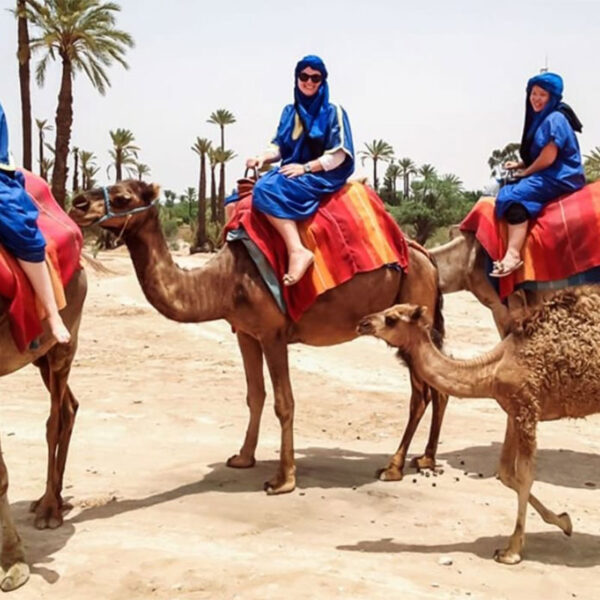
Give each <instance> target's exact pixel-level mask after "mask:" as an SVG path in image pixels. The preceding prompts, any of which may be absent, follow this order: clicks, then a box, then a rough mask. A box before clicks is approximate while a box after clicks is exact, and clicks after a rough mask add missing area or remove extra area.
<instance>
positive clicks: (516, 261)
mask: <svg viewBox="0 0 600 600" xmlns="http://www.w3.org/2000/svg"><path fill="white" fill-rule="evenodd" d="M562 92H563V81H562V78H561V77H560V75H556V74H555V73H540V74H539V75H536V76H535V77H532V78H531V79H530V80H529V81H528V82H527V98H526V110H525V125H524V127H523V136H522V139H521V150H520V154H521V158H522V159H523V160H522V161H521V162H513V161H509V162H507V163H506V164H505V165H504V166H505V168H506V169H510V170H515V169H522V170H520V171H517V172H516V173H515V174H516V175H517V176H518V177H521V179H520V180H519V181H518V182H517V183H514V184H508V185H505V186H504V187H503V188H501V189H500V192H499V193H498V197H497V199H496V216H497V217H498V218H503V219H506V221H507V222H508V246H507V249H506V254H505V255H504V257H503V258H502V260H500V261H496V262H495V263H494V269H493V271H492V272H491V273H490V275H491V276H492V277H505V276H506V275H509V274H510V273H512V272H513V271H515V270H517V269H518V268H519V267H521V266H522V264H523V261H522V260H521V248H522V247H523V244H524V243H525V238H526V236H527V227H528V222H529V220H530V219H534V218H535V217H537V215H538V214H539V213H540V211H541V210H542V208H543V207H544V206H545V205H546V204H547V203H548V202H550V201H551V200H554V199H556V198H557V197H558V196H561V195H562V194H568V193H571V192H574V191H576V190H578V189H580V188H582V187H583V186H584V185H585V175H584V172H583V165H582V162H581V152H580V150H579V144H578V142H577V138H576V137H575V132H576V131H579V132H580V131H581V127H582V126H581V123H580V121H579V119H578V118H577V115H576V114H575V113H574V112H573V110H572V109H571V107H570V106H568V105H567V104H565V103H564V102H561V99H562Z"/></svg>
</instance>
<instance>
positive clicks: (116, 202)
mask: <svg viewBox="0 0 600 600" xmlns="http://www.w3.org/2000/svg"><path fill="white" fill-rule="evenodd" d="M130 200H131V196H129V195H128V194H122V195H119V196H115V197H114V198H113V199H112V202H111V204H112V205H113V206H114V207H115V208H125V207H126V206H127V205H128V204H129V201H130Z"/></svg>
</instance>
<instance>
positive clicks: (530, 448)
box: [358, 286, 600, 564]
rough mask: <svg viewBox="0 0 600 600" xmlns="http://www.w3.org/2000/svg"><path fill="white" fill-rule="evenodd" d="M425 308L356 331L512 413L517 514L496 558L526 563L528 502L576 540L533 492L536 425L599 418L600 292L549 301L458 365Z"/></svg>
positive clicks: (506, 475) (399, 309) (503, 470)
mask: <svg viewBox="0 0 600 600" xmlns="http://www.w3.org/2000/svg"><path fill="white" fill-rule="evenodd" d="M425 315H426V309H425V308H424V307H422V306H415V305H410V304H403V305H398V306H394V307H392V308H389V309H387V310H384V311H381V312H379V313H376V314H373V315H369V316H367V317H365V318H364V319H363V320H362V321H361V322H360V324H359V326H358V332H359V333H360V334H363V335H373V336H375V337H378V338H381V339H383V340H385V341H386V342H387V343H388V344H390V345H391V346H394V347H396V348H398V353H399V356H400V357H401V358H403V359H404V360H405V361H406V362H407V364H409V365H410V366H411V368H412V369H414V371H415V373H417V374H418V376H419V377H420V378H422V379H423V380H424V381H426V382H427V383H429V384H430V385H431V386H435V387H436V388H437V389H439V390H440V391H442V392H445V393H447V394H451V395H453V396H459V397H463V398H485V397H489V398H494V399H495V400H496V401H497V402H498V404H500V406H501V407H502V409H503V410H504V412H506V414H507V417H508V418H507V427H506V435H505V439H504V443H503V446H502V453H501V458H500V470H499V474H500V479H501V481H502V483H504V485H506V486H508V487H510V488H511V489H513V490H515V492H516V493H517V496H518V511H517V522H516V526H515V530H514V532H513V534H512V536H511V537H510V540H509V543H508V546H507V547H506V548H504V549H501V550H497V551H496V554H495V558H496V560H497V561H499V562H503V563H506V564H516V563H518V562H519V561H520V560H521V551H522V548H523V544H524V540H525V517H526V508H527V502H529V503H530V504H531V505H532V506H533V508H534V509H535V510H536V511H537V512H538V513H539V514H540V516H541V517H542V519H543V520H544V521H546V522H547V523H550V524H554V525H556V526H558V527H559V528H560V529H561V530H562V531H563V532H564V533H565V534H567V535H571V532H572V525H571V519H570V518H569V515H568V514H567V513H562V514H560V515H557V514H555V513H554V512H552V511H551V510H549V509H547V508H546V507H545V506H544V505H543V504H542V503H541V502H540V501H539V500H538V499H537V498H536V497H535V496H533V495H532V494H531V493H530V492H531V486H532V484H533V477H534V466H535V455H536V428H537V423H538V421H549V420H555V419H563V418H566V417H586V416H588V415H591V414H593V413H597V412H600V291H599V290H598V288H597V287H594V286H581V287H579V288H568V289H565V290H562V291H559V292H556V293H555V294H554V295H552V296H550V297H548V298H546V299H545V300H544V301H543V302H542V304H541V305H539V306H537V307H536V308H535V309H534V310H533V311H532V312H530V314H528V315H527V316H525V317H524V318H523V319H522V321H521V322H520V323H518V324H517V326H516V327H515V328H514V330H513V332H512V333H510V334H509V335H508V336H507V337H506V338H504V339H503V340H502V341H501V342H500V343H499V344H498V345H497V346H496V347H495V348H494V349H493V350H491V351H490V352H488V353H486V354H483V355H481V356H479V357H476V358H473V359H471V360H454V359H452V358H449V357H448V356H446V355H444V354H443V353H442V352H441V351H440V350H438V348H437V347H436V346H435V345H434V344H433V343H432V341H431V333H430V327H429V320H428V319H426V318H425Z"/></svg>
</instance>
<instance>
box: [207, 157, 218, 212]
mask: <svg viewBox="0 0 600 600" xmlns="http://www.w3.org/2000/svg"><path fill="white" fill-rule="evenodd" d="M216 151H217V149H215V148H209V149H208V164H209V165H210V220H211V222H212V223H216V222H217V220H218V215H217V183H216V182H217V179H216V177H215V169H216V167H217V160H216V157H215V152H216Z"/></svg>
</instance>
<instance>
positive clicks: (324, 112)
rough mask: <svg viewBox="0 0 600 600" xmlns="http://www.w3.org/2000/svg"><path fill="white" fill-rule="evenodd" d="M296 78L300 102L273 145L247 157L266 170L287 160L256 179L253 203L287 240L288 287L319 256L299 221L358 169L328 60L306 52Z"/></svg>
mask: <svg viewBox="0 0 600 600" xmlns="http://www.w3.org/2000/svg"><path fill="white" fill-rule="evenodd" d="M294 77H295V86H294V104H288V105H287V106H286V107H285V108H284V109H283V113H282V115H281V119H280V121H279V127H278V128H277V133H276V135H275V138H274V139H273V141H272V142H271V148H270V149H269V150H268V151H267V152H265V153H263V154H261V155H260V156H256V157H253V158H249V159H248V160H247V161H246V166H247V167H256V168H259V169H260V167H261V166H262V165H263V164H265V163H273V162H277V161H279V160H281V166H280V167H279V168H278V169H272V170H270V171H268V172H267V173H266V174H265V175H264V176H263V177H261V178H260V179H259V180H258V182H257V183H256V185H255V187H254V190H253V197H252V204H253V206H254V207H255V208H257V209H258V210H259V211H261V212H262V213H264V214H265V215H266V217H267V219H268V220H269V221H270V223H271V224H272V225H273V227H274V228H275V229H276V230H277V231H278V232H279V234H280V235H281V237H282V238H283V240H284V242H285V245H286V248H287V253H288V261H289V264H288V271H287V273H286V274H285V275H284V277H283V283H284V285H294V284H295V283H297V282H298V281H300V279H301V278H302V276H303V275H304V274H305V273H306V270H307V269H308V268H309V267H310V265H311V264H312V262H313V259H314V257H313V253H312V252H311V251H310V250H308V249H307V248H306V247H304V245H303V244H302V242H301V240H300V236H299V235H298V228H297V226H296V221H300V220H302V219H306V218H308V217H310V216H311V215H313V214H314V213H315V212H316V211H317V208H318V207H319V202H320V200H321V198H322V197H323V195H324V194H330V193H332V192H335V191H337V190H339V189H340V188H341V187H342V186H343V185H344V184H345V183H346V180H347V179H348V177H349V176H350V175H351V174H352V172H353V170H354V148H353V145H352V134H351V131H350V123H349V121H348V116H347V115H346V112H345V111H344V109H343V108H341V107H340V106H336V105H334V104H331V103H330V102H329V86H328V84H327V69H326V68H325V64H324V63H323V61H322V60H321V59H320V58H319V57H318V56H312V55H310V56H305V57H304V58H303V59H302V60H301V61H300V62H299V63H298V64H297V65H296V70H295V72H294Z"/></svg>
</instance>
